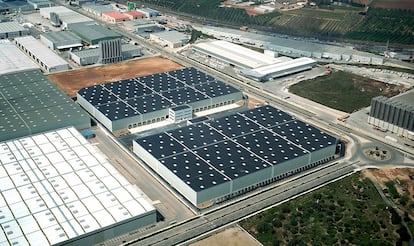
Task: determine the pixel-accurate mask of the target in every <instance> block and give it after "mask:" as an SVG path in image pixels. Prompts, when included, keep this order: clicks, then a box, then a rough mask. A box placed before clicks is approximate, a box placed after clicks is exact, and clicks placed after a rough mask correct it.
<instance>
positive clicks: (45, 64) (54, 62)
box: [14, 36, 70, 72]
mask: <svg viewBox="0 0 414 246" xmlns="http://www.w3.org/2000/svg"><path fill="white" fill-rule="evenodd" d="M14 43H15V45H16V46H17V47H18V48H19V49H20V50H22V51H23V52H24V53H25V54H26V55H28V56H29V57H30V58H31V59H32V60H33V61H34V62H36V63H37V65H39V66H40V68H41V69H42V70H43V71H46V72H59V71H66V70H68V69H69V68H70V67H69V63H67V62H66V61H65V60H64V59H63V58H62V57H60V56H59V55H57V54H56V53H54V52H53V51H52V50H50V49H49V48H48V47H47V46H45V45H44V44H43V43H42V42H40V41H39V40H38V39H35V38H34V37H32V36H26V37H19V38H15V39H14Z"/></svg>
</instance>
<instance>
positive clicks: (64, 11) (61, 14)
mask: <svg viewBox="0 0 414 246" xmlns="http://www.w3.org/2000/svg"><path fill="white" fill-rule="evenodd" d="M39 11H40V15H41V16H42V17H43V18H45V19H49V20H50V22H51V23H52V25H53V26H61V27H62V29H68V28H70V27H71V26H72V25H73V24H93V23H95V21H94V20H93V19H91V18H89V17H86V16H84V15H81V14H79V13H77V12H75V11H73V10H71V9H68V8H66V7H63V6H53V7H48V8H40V10H39ZM51 13H54V14H56V15H57V19H55V18H51ZM52 15H53V14H52Z"/></svg>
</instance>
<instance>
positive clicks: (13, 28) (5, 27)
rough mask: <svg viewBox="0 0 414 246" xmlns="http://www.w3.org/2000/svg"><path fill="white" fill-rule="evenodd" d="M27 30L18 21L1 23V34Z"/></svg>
mask: <svg viewBox="0 0 414 246" xmlns="http://www.w3.org/2000/svg"><path fill="white" fill-rule="evenodd" d="M25 30H26V29H25V28H24V27H22V26H21V25H20V24H19V23H18V22H16V21H10V22H0V33H7V32H19V31H25Z"/></svg>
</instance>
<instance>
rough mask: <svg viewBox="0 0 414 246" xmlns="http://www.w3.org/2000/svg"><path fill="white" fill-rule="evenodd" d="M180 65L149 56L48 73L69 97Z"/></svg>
mask: <svg viewBox="0 0 414 246" xmlns="http://www.w3.org/2000/svg"><path fill="white" fill-rule="evenodd" d="M180 68H181V66H180V65H179V64H177V63H175V62H173V61H171V60H168V59H166V58H162V57H149V58H143V59H138V60H132V61H126V62H121V63H115V64H109V65H102V66H96V67H90V68H81V69H76V70H70V71H66V72H61V73H54V74H50V75H48V78H49V80H50V81H52V82H53V83H55V84H56V85H57V86H58V87H59V88H60V89H61V90H62V91H64V92H65V93H66V94H67V95H69V96H70V97H74V96H76V93H77V92H78V90H80V89H82V88H84V87H88V86H92V85H96V84H103V83H108V82H114V81H118V80H122V79H129V78H133V77H141V76H146V75H150V74H155V73H161V72H167V71H172V70H176V69H180Z"/></svg>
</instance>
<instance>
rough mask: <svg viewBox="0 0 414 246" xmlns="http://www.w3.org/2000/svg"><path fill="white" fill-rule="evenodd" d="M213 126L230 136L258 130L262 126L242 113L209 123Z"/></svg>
mask: <svg viewBox="0 0 414 246" xmlns="http://www.w3.org/2000/svg"><path fill="white" fill-rule="evenodd" d="M208 124H209V125H210V126H211V127H212V128H214V129H216V130H217V131H219V132H221V133H222V134H224V135H226V136H228V137H236V136H240V135H242V134H246V133H249V132H253V131H257V130H259V129H260V128H261V126H259V125H257V124H255V123H254V122H252V121H251V120H249V119H247V118H245V117H243V116H242V115H240V114H234V115H230V116H226V117H223V118H219V119H217V120H215V121H211V122H209V123H208Z"/></svg>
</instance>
